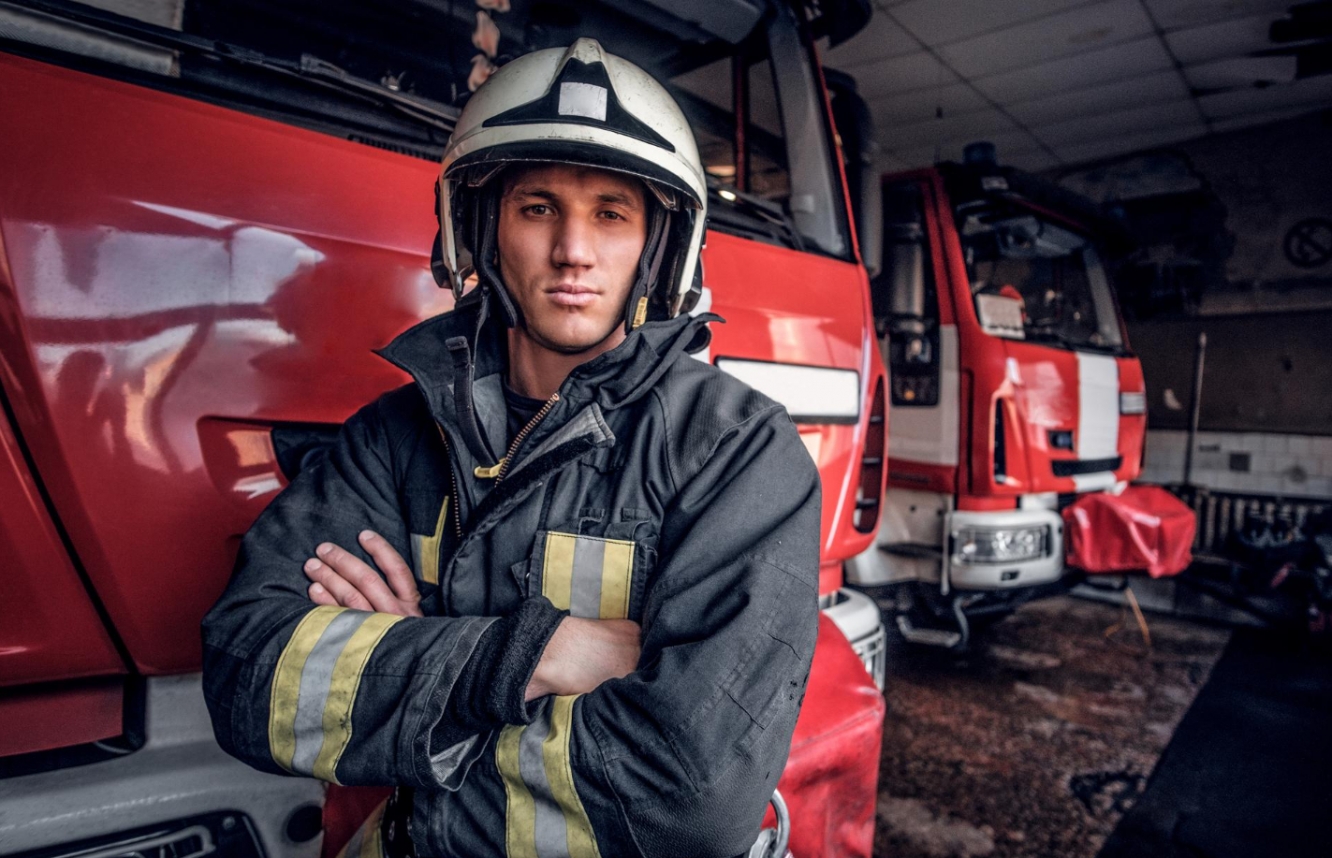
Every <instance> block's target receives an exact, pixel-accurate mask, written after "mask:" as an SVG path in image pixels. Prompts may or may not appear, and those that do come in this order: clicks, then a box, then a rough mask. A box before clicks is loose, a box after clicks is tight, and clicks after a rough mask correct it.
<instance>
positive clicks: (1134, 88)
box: [1008, 69, 1189, 127]
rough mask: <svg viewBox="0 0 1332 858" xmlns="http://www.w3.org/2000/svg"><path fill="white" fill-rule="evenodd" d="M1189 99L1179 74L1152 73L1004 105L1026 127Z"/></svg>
mask: <svg viewBox="0 0 1332 858" xmlns="http://www.w3.org/2000/svg"><path fill="white" fill-rule="evenodd" d="M1188 97H1189V88H1188V87H1187V86H1185V84H1184V80H1183V79H1182V78H1181V77H1180V76H1179V73H1178V72H1176V71H1174V70H1173V69H1172V70H1170V71H1162V72H1153V73H1152V74H1149V75H1145V76H1143V77H1136V78H1131V79H1129V80H1122V81H1115V82H1114V83H1106V84H1101V85H1100V86H1093V87H1088V88H1087V89H1078V90H1073V91H1071V92H1064V93H1060V94H1059V95H1052V96H1048V97H1046V98H1042V99H1039V100H1037V101H1028V102H1022V103H1019V104H1010V105H1008V112H1009V114H1011V115H1012V116H1013V117H1014V118H1015V119H1017V120H1018V121H1019V122H1021V123H1022V124H1024V125H1026V126H1028V127H1035V126H1038V125H1053V124H1055V123H1057V122H1061V121H1065V120H1068V119H1072V118H1074V117H1078V116H1088V115H1092V114H1098V113H1106V112H1109V111H1114V110H1123V109H1126V108H1129V107H1138V106H1144V105H1150V104H1160V103H1162V102H1167V101H1178V100H1179V99H1183V98H1188Z"/></svg>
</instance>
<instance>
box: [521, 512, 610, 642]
mask: <svg viewBox="0 0 1332 858" xmlns="http://www.w3.org/2000/svg"><path fill="white" fill-rule="evenodd" d="M634 553H635V552H634V543H633V542H632V541H630V540H627V539H607V538H603V537H599V536H582V535H578V534H573V533H561V532H559V531H555V530H551V531H547V532H546V533H544V534H542V536H541V540H540V542H539V544H538V546H537V556H536V557H534V558H533V565H534V567H535V569H534V570H533V571H539V580H540V584H541V595H543V596H545V597H546V598H547V599H549V600H550V602H551V604H553V605H554V606H555V607H556V608H559V609H560V610H562V611H568V612H569V613H570V614H571V615H572V616H575V617H582V618H584V619H593V620H596V619H600V620H623V619H627V618H628V617H629V603H630V599H631V596H632V594H633V592H634V584H635V581H634Z"/></svg>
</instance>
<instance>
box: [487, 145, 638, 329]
mask: <svg viewBox="0 0 1332 858" xmlns="http://www.w3.org/2000/svg"><path fill="white" fill-rule="evenodd" d="M644 191H645V189H644V187H643V184H642V183H641V182H639V181H638V180H636V179H633V178H631V177H629V176H625V175H622V174H620V173H613V172H610V171H607V170H598V169H595V168H592V167H574V166H570V165H567V164H538V165H534V166H531V167H525V168H519V169H517V170H516V171H515V172H513V173H512V174H511V175H509V176H507V177H506V178H505V180H504V191H503V196H502V197H501V200H500V217H499V268H500V275H501V276H502V277H503V278H504V284H505V285H506V286H507V287H508V290H509V294H510V295H512V296H513V300H514V302H515V303H517V305H518V307H519V309H520V310H521V311H522V314H523V321H524V323H525V333H526V334H527V336H529V337H531V338H532V339H533V340H534V341H535V342H536V343H537V344H538V345H540V346H543V347H545V348H548V349H551V350H553V351H557V352H560V353H562V354H578V353H580V352H583V351H586V350H588V349H590V348H592V347H593V346H596V345H598V344H599V343H601V342H603V341H604V340H605V339H606V338H607V337H609V336H610V335H611V334H613V333H614V332H615V330H616V328H617V326H619V325H621V324H622V323H623V320H624V306H625V302H626V301H627V300H628V298H629V290H630V288H632V286H633V284H634V278H635V275H636V274H637V273H638V259H639V256H641V255H642V253H643V245H644V244H645V243H646V241H647V207H646V200H645V198H644Z"/></svg>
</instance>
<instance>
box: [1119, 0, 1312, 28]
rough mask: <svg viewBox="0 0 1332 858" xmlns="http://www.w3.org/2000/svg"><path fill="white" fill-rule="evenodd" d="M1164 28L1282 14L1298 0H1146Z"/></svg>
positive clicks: (1154, 16)
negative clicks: (1249, 16)
mask: <svg viewBox="0 0 1332 858" xmlns="http://www.w3.org/2000/svg"><path fill="white" fill-rule="evenodd" d="M1145 2H1146V3H1147V8H1148V9H1150V10H1151V12H1152V17H1153V18H1155V19H1156V23H1157V24H1158V25H1160V27H1161V28H1162V29H1163V30H1173V29H1176V28H1179V27H1196V26H1197V25H1199V24H1210V23H1212V22H1213V21H1225V20H1227V19H1230V18H1243V17H1245V16H1248V15H1258V14H1268V15H1272V16H1280V15H1282V14H1283V13H1285V11H1286V10H1287V9H1288V8H1290V7H1291V6H1292V5H1294V4H1295V3H1296V2H1297V0H1145Z"/></svg>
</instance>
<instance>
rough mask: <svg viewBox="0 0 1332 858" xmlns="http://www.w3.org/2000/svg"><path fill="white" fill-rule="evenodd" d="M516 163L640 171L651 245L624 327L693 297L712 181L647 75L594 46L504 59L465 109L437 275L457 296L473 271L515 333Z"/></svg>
mask: <svg viewBox="0 0 1332 858" xmlns="http://www.w3.org/2000/svg"><path fill="white" fill-rule="evenodd" d="M515 162H546V163H562V164H577V165H582V166H590V167H598V168H601V169H606V170H614V171H617V172H621V173H627V174H629V175H633V176H636V177H638V178H640V179H642V180H643V181H644V184H645V185H646V186H647V187H648V189H649V190H650V191H651V193H650V194H648V195H647V196H648V198H649V210H650V211H651V216H650V218H649V224H648V236H647V243H646V244H645V245H644V248H643V255H642V257H641V258H640V260H639V265H638V276H637V278H636V280H635V282H634V286H633V289H632V290H631V292H630V295H629V301H628V302H627V304H626V306H625V326H626V330H632V329H633V328H635V327H637V326H638V325H639V324H641V323H642V322H643V321H644V320H645V319H647V318H670V317H673V316H675V315H676V314H678V313H680V312H682V311H684V312H687V311H688V310H689V309H691V308H692V306H693V304H694V303H695V302H696V301H697V299H698V294H699V289H700V285H699V284H700V283H701V276H702V275H701V272H700V269H699V262H698V259H699V250H700V248H701V247H702V244H703V231H704V221H705V219H706V218H705V215H706V212H707V198H708V195H707V184H706V178H705V177H704V175H703V165H702V162H701V161H700V160H699V157H698V146H697V144H696V143H695V142H694V135H693V132H692V131H691V130H690V128H689V122H688V121H687V120H686V119H685V117H684V114H683V113H682V112H681V111H680V107H679V105H677V104H676V103H675V99H673V98H672V97H671V95H670V93H668V92H667V91H666V89H665V88H664V87H663V86H662V85H661V84H659V83H657V81H655V80H654V79H653V78H652V77H651V76H650V75H649V74H648V73H647V72H645V71H643V70H642V69H640V68H639V67H638V66H636V65H634V64H633V63H630V62H628V61H627V60H624V59H622V58H620V57H617V56H613V55H611V54H607V53H605V52H604V51H602V49H601V45H600V44H598V43H597V41H596V40H595V39H579V40H578V41H576V42H574V43H573V44H572V45H571V46H569V47H568V48H567V49H561V48H551V49H548V50H542V51H535V52H533V53H530V54H527V55H525V56H522V57H519V58H517V59H515V60H513V61H512V62H510V63H508V64H506V65H505V66H503V67H502V68H500V69H499V70H498V71H496V72H495V74H493V75H492V76H491V77H490V79H489V80H487V81H486V82H485V84H483V85H482V86H481V88H480V89H478V90H477V91H476V93H475V94H474V95H473V96H472V98H471V99H470V100H469V101H468V102H467V106H466V107H464V108H463V112H462V115H461V116H460V117H459V118H458V124H457V127H456V128H454V131H453V135H452V136H451V137H450V138H449V144H448V147H447V148H446V149H445V150H444V161H443V165H442V168H441V171H440V179H439V184H438V185H437V186H436V189H435V190H436V193H437V195H438V198H439V224H440V240H439V241H438V242H436V252H435V258H434V259H432V269H434V271H435V277H436V280H438V282H439V283H440V285H443V284H444V283H446V282H447V283H448V284H449V285H450V286H452V288H453V293H454V295H455V296H457V297H461V296H462V289H463V281H464V280H466V279H467V278H468V277H469V276H470V275H471V273H472V272H473V271H475V273H476V275H477V278H478V280H479V282H480V285H481V288H485V289H488V290H489V291H490V292H491V293H492V295H493V296H494V297H495V298H497V299H498V303H499V305H500V308H501V309H502V311H503V313H504V316H505V317H506V321H507V322H508V324H509V325H510V326H514V325H517V324H519V323H520V319H521V316H520V314H519V311H518V308H517V306H516V305H515V304H514V302H513V300H512V298H511V297H510V296H509V295H508V293H507V291H506V290H505V288H504V283H503V281H502V280H501V278H500V276H499V269H498V267H497V265H496V257H495V253H496V245H497V242H496V227H497V223H498V219H499V195H500V189H499V187H498V185H499V184H500V183H499V182H493V181H491V180H492V179H494V178H495V176H496V174H497V173H499V171H500V170H501V169H502V168H503V167H505V166H507V165H510V164H513V163H515Z"/></svg>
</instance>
